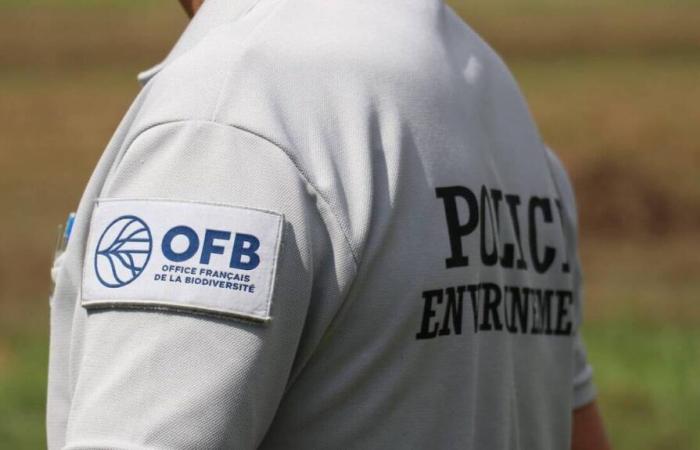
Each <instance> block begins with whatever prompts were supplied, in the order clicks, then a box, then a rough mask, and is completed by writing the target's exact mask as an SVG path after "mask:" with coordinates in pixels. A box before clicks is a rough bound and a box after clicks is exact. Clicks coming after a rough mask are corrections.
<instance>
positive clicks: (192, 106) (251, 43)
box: [144, 1, 492, 121]
mask: <svg viewBox="0 0 700 450" xmlns="http://www.w3.org/2000/svg"><path fill="white" fill-rule="evenodd" d="M279 3H280V5H279V6H278V7H276V8H271V9H270V10H269V11H268V12H267V13H266V14H265V15H263V16H260V17H258V18H256V21H257V22H256V23H254V24H251V23H247V22H246V23H240V21H238V22H232V23H229V24H226V25H224V26H220V27H218V28H217V29H215V30H211V31H210V32H209V33H207V34H206V35H205V36H204V37H203V38H202V39H201V40H200V41H199V42H198V43H197V44H196V45H194V46H193V47H192V48H190V49H189V50H188V51H187V52H185V53H183V54H181V55H179V56H178V57H177V58H175V59H173V60H172V61H169V62H168V63H167V64H166V65H165V67H163V68H162V70H161V71H160V73H158V75H157V76H155V77H154V78H153V80H152V81H151V82H149V85H148V86H147V90H148V92H147V93H146V98H145V101H144V106H145V107H146V108H147V109H148V111H149V112H153V113H155V114H157V115H159V116H161V115H164V116H170V119H173V118H174V119H178V120H180V119H187V118H190V119H202V118H205V119H211V118H221V119H222V120H223V121H227V120H228V121H230V120H236V119H237V118H236V117H231V116H232V115H233V116H237V114H238V113H240V112H243V111H244V112H245V114H246V115H247V116H248V117H250V116H251V115H256V114H270V113H278V112H279V110H278V109H277V108H276V106H278V105H279V104H280V103H281V102H283V103H285V104H287V105H291V106H293V108H294V110H295V111H297V113H304V112H305V111H311V112H313V111H314V108H316V107H317V106H318V103H317V100H318V101H321V102H322V103H324V104H325V105H327V106H328V104H329V103H328V100H331V103H332V105H333V107H334V108H336V109H337V108H338V107H342V105H341V103H342V100H343V99H344V98H347V97H349V96H353V97H354V98H356V99H357V98H362V97H371V96H373V95H374V96H377V95H381V96H383V97H384V98H385V99H386V98H387V97H388V98H391V97H392V96H394V97H399V96H413V95H418V96H420V95H423V96H425V95H431V92H434V91H435V90H436V88H439V86H440V84H441V83H442V84H444V83H448V82H449V80H450V74H448V73H446V72H447V71H449V70H452V69H454V67H449V65H450V63H451V61H450V59H451V58H452V56H451V55H449V53H450V52H454V51H455V47H457V51H461V52H464V51H469V52H470V53H471V54H475V55H478V56H479V57H481V58H491V56H492V52H490V49H488V47H487V46H486V45H485V44H484V43H483V42H482V41H481V40H480V39H479V38H478V37H477V36H476V34H474V33H472V32H470V30H468V28H467V27H466V26H465V25H464V24H463V23H462V22H461V21H460V20H459V19H458V18H457V17H456V16H455V15H454V13H452V12H451V11H450V10H449V9H447V8H446V7H445V6H444V5H442V3H441V2H425V3H422V4H421V5H420V7H418V6H416V7H408V6H403V7H396V5H393V4H392V2H388V3H386V4H385V3H384V2H359V3H354V2H338V3H334V4H333V5H332V7H331V6H327V7H323V8H321V7H320V6H319V5H315V4H314V2H298V3H297V2H284V1H282V2H279ZM393 3H397V2H393ZM322 97H326V98H325V99H323V98H322ZM328 97H332V98H331V99H329V98H328ZM339 100H340V101H339Z"/></svg>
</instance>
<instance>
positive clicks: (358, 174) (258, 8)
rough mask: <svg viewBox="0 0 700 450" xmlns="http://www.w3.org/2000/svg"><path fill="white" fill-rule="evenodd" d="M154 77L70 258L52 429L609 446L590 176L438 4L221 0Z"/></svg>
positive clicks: (286, 442) (54, 338) (116, 144)
mask: <svg viewBox="0 0 700 450" xmlns="http://www.w3.org/2000/svg"><path fill="white" fill-rule="evenodd" d="M183 3H184V5H185V7H186V10H188V11H189V12H190V13H191V14H193V15H194V13H195V11H197V9H198V7H199V3H200V2H188V1H183ZM142 82H143V83H144V85H145V86H144V88H143V90H142V92H141V93H140V94H139V96H138V98H137V99H136V100H135V102H134V104H133V106H132V107H131V109H130V111H129V112H128V113H127V115H126V117H125V118H124V120H123V122H122V123H121V125H120V126H119V129H118V130H117V132H116V134H115V136H114V138H113V139H112V141H111V142H110V144H109V146H108V147H107V149H106V151H105V153H104V155H103V157H102V159H101V160H100V162H99V164H98V167H97V169H96V170H95V172H94V174H93V176H92V178H91V180H90V182H89V185H88V187H87V189H86V191H85V194H84V196H83V199H82V201H81V204H80V207H79V210H78V212H77V216H76V220H75V225H74V227H73V232H72V236H71V237H70V241H69V242H68V247H67V249H66V252H65V254H64V255H63V256H62V262H61V264H60V267H57V270H56V273H57V280H56V281H57V284H56V289H55V293H54V295H53V297H52V301H51V304H52V320H51V360H50V377H49V398H48V439H49V447H50V448H56V449H57V448H70V449H82V448H91V449H92V448H105V449H107V448H129V449H131V448H182V449H190V448H198V449H199V448H240V449H244V448H257V447H260V448H286V449H289V448H292V449H341V448H342V449H353V448H357V449H391V448H396V449H410V448H415V449H424V448H439V449H450V448H455V449H489V450H491V449H493V450H496V449H516V448H520V449H536V450H546V449H552V450H555V449H563V448H567V447H573V448H576V449H604V448H607V447H606V443H605V439H604V436H603V432H602V427H601V425H600V420H599V417H598V415H597V412H596V408H595V403H594V392H593V387H592V384H591V370H590V368H589V366H588V364H587V362H586V358H585V354H584V351H583V348H582V345H581V342H580V339H579V337H578V326H579V323H580V319H581V298H580V277H579V265H578V259H577V250H576V213H575V208H574V199H573V194H572V191H571V187H570V185H569V182H568V180H567V177H566V174H565V173H564V170H563V169H562V167H561V165H560V164H559V162H558V161H557V159H556V158H555V157H554V155H553V154H552V153H551V152H549V151H548V150H547V149H546V148H545V146H544V145H543V144H542V142H541V140H540V137H539V135H538V133H537V131H536V128H535V126H534V124H533V123H532V120H531V118H530V115H529V114H528V111H527V109H526V106H525V103H524V102H523V99H522V98H521V96H520V94H519V92H518V89H517V88H516V85H515V83H514V82H513V80H512V78H511V76H510V75H509V72H508V71H507V70H506V68H505V67H504V65H503V64H502V63H501V61H500V60H499V59H498V58H497V57H496V56H495V55H494V53H493V52H492V51H491V50H490V49H489V48H488V47H487V46H486V45H485V44H484V43H483V42H482V41H481V40H480V39H479V38H478V37H477V36H476V35H475V34H474V33H473V32H472V31H471V30H470V29H469V28H468V27H467V26H466V25H464V23H463V22H462V21H461V20H460V19H459V18H458V17H457V16H456V15H455V14H454V13H453V12H452V11H451V10H450V9H449V8H448V7H447V6H445V5H444V4H443V3H442V2H441V1H439V0H386V1H374V0H373V1H364V0H362V1H358V0H353V1H344V0H343V1H335V2H321V1H312V0H298V1H284V0H236V1H234V0H207V1H206V2H204V4H203V5H202V8H201V9H200V10H199V11H197V13H196V15H194V18H193V20H192V22H191V23H190V25H189V27H188V29H187V30H186V31H185V33H184V34H183V36H182V37H181V39H180V40H179V42H178V43H177V45H176V46H175V47H174V49H173V50H172V52H171V53H170V55H169V56H168V58H167V59H166V60H165V62H164V63H163V64H162V65H160V66H159V67H158V68H156V69H154V70H152V71H149V72H148V73H147V74H146V75H145V76H143V77H142ZM572 435H573V438H572Z"/></svg>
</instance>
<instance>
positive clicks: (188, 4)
mask: <svg viewBox="0 0 700 450" xmlns="http://www.w3.org/2000/svg"><path fill="white" fill-rule="evenodd" d="M202 3H204V0H180V4H181V5H182V7H183V8H184V9H185V12H186V13H187V15H188V16H189V17H190V19H191V18H192V17H194V15H195V14H196V13H197V10H198V9H199V8H200V6H202Z"/></svg>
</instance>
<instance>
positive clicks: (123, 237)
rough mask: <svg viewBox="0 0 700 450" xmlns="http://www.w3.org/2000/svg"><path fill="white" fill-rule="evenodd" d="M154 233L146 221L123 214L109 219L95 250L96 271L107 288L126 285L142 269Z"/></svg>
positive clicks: (139, 273) (149, 251) (147, 258)
mask: <svg viewBox="0 0 700 450" xmlns="http://www.w3.org/2000/svg"><path fill="white" fill-rule="evenodd" d="M152 250H153V237H152V236H151V230H150V229H149V228H148V225H146V222H144V221H143V220H141V219H139V218H138V217H136V216H121V217H119V218H118V219H116V220H115V221H113V222H112V223H110V224H109V225H108V226H107V228H106V229H105V231H104V232H103V233H102V236H101V237H100V241H99V242H98V243H97V249H96V251H95V274H96V275H97V279H98V280H99V281H100V283H102V284H103V285H104V286H106V287H108V288H119V287H122V286H126V285H127V284H129V283H131V282H132V281H134V280H135V279H137V278H138V277H139V275H141V273H143V270H144V269H145V268H146V264H148V260H149V259H150V258H151V251H152Z"/></svg>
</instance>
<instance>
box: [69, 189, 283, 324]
mask: <svg viewBox="0 0 700 450" xmlns="http://www.w3.org/2000/svg"><path fill="white" fill-rule="evenodd" d="M114 202H161V203H177V204H192V205H204V206H218V207H224V208H232V209H244V210H248V211H256V212H261V213H265V214H270V215H272V216H274V217H275V219H276V220H277V234H276V236H275V246H274V251H273V253H274V258H273V259H272V262H271V264H272V271H271V273H270V277H269V281H268V291H269V292H268V295H267V298H266V299H265V311H264V315H265V316H264V317H261V316H254V315H250V314H245V313H240V312H233V311H225V310H221V309H217V308H212V307H206V306H192V305H183V304H181V303H168V302H164V301H163V300H148V299H143V300H134V299H127V300H119V299H97V300H89V299H86V298H85V297H84V289H83V287H84V283H85V280H86V274H87V271H88V264H87V263H86V261H87V259H86V256H89V255H87V251H88V247H89V245H90V244H91V243H92V238H93V233H94V232H95V233H96V232H97V231H93V230H92V227H91V225H92V223H93V221H94V219H95V215H96V214H97V208H98V206H99V204H100V203H114ZM284 225H285V221H284V214H282V213H279V212H275V211H271V210H268V209H263V208H253V207H250V206H242V205H232V204H229V203H221V202H202V201H196V200H175V199H168V198H97V199H95V200H94V201H93V205H92V211H91V213H90V223H89V225H88V227H89V229H88V234H87V239H86V241H85V249H84V252H83V255H84V256H83V268H82V270H81V277H82V278H81V280H80V293H79V295H80V305H81V306H82V307H83V308H85V309H86V310H88V311H90V310H107V309H115V310H116V309H130V310H144V311H174V312H182V313H185V314H194V315H199V316H202V315H203V316H214V317H217V318H225V319H238V320H241V321H244V322H255V323H269V322H270V321H271V320H272V316H271V314H270V313H271V309H272V298H273V297H274V295H275V287H276V284H277V283H276V280H277V263H278V262H279V252H280V249H281V247H282V233H283V232H284Z"/></svg>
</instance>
